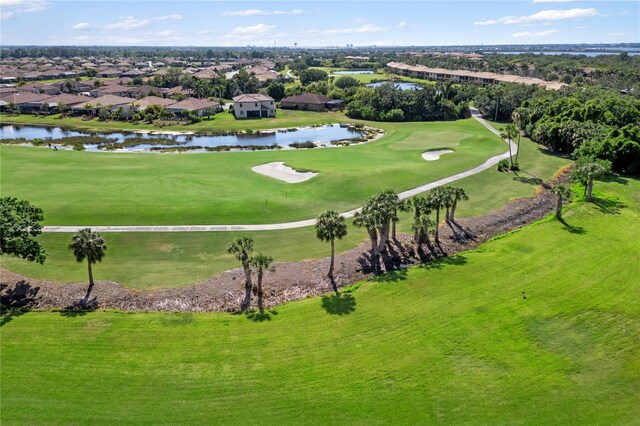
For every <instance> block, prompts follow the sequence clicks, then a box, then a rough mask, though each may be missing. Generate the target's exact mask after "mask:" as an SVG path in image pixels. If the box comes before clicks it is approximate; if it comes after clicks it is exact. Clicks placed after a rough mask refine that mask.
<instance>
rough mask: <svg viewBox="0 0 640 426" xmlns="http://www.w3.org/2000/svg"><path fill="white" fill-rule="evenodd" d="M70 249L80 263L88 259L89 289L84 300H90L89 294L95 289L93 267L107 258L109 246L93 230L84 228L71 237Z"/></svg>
mask: <svg viewBox="0 0 640 426" xmlns="http://www.w3.org/2000/svg"><path fill="white" fill-rule="evenodd" d="M69 249H70V250H73V255H74V256H75V258H76V260H77V261H78V262H82V261H84V260H85V259H87V267H88V271H89V288H88V289H87V294H86V295H85V296H84V300H87V299H89V294H91V290H92V289H93V286H94V282H93V270H92V266H93V265H94V264H95V263H96V262H101V261H102V259H103V258H104V256H105V250H106V249H107V245H106V244H105V240H104V238H102V236H101V235H100V234H98V233H97V232H93V231H91V228H83V229H81V230H80V231H79V232H78V233H77V234H76V235H74V236H73V237H71V243H70V244H69Z"/></svg>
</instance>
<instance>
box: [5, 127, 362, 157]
mask: <svg viewBox="0 0 640 426" xmlns="http://www.w3.org/2000/svg"><path fill="white" fill-rule="evenodd" d="M90 135H91V134H89V133H84V132H77V131H69V130H64V129H61V128H59V127H37V126H13V125H6V126H1V127H0V138H1V139H14V138H16V139H17V138H24V139H26V140H34V139H43V140H45V141H46V140H51V143H52V144H55V140H56V139H61V138H65V137H73V136H90ZM362 135H363V132H361V131H359V130H355V129H352V128H351V129H350V128H347V127H340V125H338V124H331V125H325V126H319V127H302V128H300V129H297V130H292V131H289V130H287V131H283V130H278V131H276V130H264V131H262V132H261V133H260V135H256V134H252V135H229V136H200V135H185V134H180V135H167V134H154V133H120V132H114V133H101V134H99V135H97V136H102V137H105V138H110V139H116V142H118V143H122V142H123V141H124V140H126V139H128V138H142V139H154V142H153V143H149V144H142V145H137V146H135V147H126V148H122V150H126V151H145V150H147V151H148V150H149V149H150V148H155V147H165V148H166V147H170V146H181V147H189V146H202V147H216V146H223V145H228V146H232V147H233V146H237V147H241V146H249V145H261V146H268V145H279V146H282V147H287V146H289V144H292V143H296V142H298V143H302V142H313V143H314V144H316V145H324V144H328V143H330V142H332V141H339V140H344V139H352V138H359V137H361V136H362ZM157 139H166V140H167V141H168V142H170V143H171V145H169V144H162V143H157ZM174 142H178V144H175V143H174ZM85 150H87V151H102V150H100V149H98V147H97V145H91V144H86V145H85Z"/></svg>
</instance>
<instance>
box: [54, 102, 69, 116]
mask: <svg viewBox="0 0 640 426" xmlns="http://www.w3.org/2000/svg"><path fill="white" fill-rule="evenodd" d="M56 111H57V112H58V114H60V116H61V117H64V116H65V115H67V113H68V112H69V111H71V107H70V106H69V105H67V104H64V103H62V102H60V103H59V104H58V105H57V106H56Z"/></svg>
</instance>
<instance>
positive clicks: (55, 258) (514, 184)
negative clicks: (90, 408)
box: [2, 138, 568, 289]
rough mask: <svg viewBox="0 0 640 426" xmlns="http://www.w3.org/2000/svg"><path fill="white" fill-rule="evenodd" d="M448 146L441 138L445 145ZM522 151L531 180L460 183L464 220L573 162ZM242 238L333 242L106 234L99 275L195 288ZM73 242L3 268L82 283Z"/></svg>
mask: <svg viewBox="0 0 640 426" xmlns="http://www.w3.org/2000/svg"><path fill="white" fill-rule="evenodd" d="M443 142H444V141H443V140H442V138H439V143H440V144H443ZM397 144H404V141H400V142H397ZM396 147H397V146H396V144H394V145H392V148H396ZM521 149H522V152H521V154H520V164H521V165H522V167H523V169H524V170H526V171H527V172H528V173H529V174H530V175H529V174H526V173H525V172H524V171H523V172H522V173H520V176H519V177H518V176H515V175H514V174H509V173H498V172H496V171H495V170H494V169H491V170H487V171H484V172H482V173H480V174H477V175H475V176H471V177H469V178H465V179H462V180H460V181H458V182H457V183H456V185H458V186H462V187H464V188H465V189H466V191H467V193H468V194H469V196H470V197H471V199H470V201H468V202H464V203H461V204H460V205H459V207H458V213H457V215H458V216H459V217H465V216H477V215H482V214H486V213H488V212H491V211H494V210H497V209H499V208H501V207H502V206H503V205H504V204H505V203H507V202H508V201H509V199H511V198H516V197H528V196H531V195H533V193H534V190H535V184H536V182H537V180H536V179H534V178H532V176H535V177H536V178H537V179H540V180H547V179H549V178H550V177H551V176H552V175H553V173H554V172H555V171H557V170H558V169H559V168H560V167H562V166H563V165H565V164H567V163H568V160H566V159H563V158H560V157H554V156H550V155H546V154H544V153H543V152H542V151H540V150H539V148H538V145H536V144H534V143H533V142H530V141H528V140H526V141H524V142H523V143H522V147H521ZM443 158H446V156H444V157H443ZM531 175H532V176H531ZM521 178H522V179H521ZM411 220H412V218H411V215H410V214H406V215H402V218H401V221H400V223H399V229H400V230H402V231H404V232H411ZM236 235H246V236H250V237H253V238H254V239H255V240H256V247H258V248H259V250H260V251H263V252H265V253H268V254H269V255H270V256H273V257H274V258H275V259H276V260H277V261H297V260H303V259H311V258H318V257H324V256H326V255H327V246H326V244H323V243H321V242H319V241H318V240H316V238H315V231H314V230H313V229H312V228H302V229H294V230H286V231H269V232H245V233H226V232H218V233H201V232H197V233H110V234H105V235H104V236H105V237H106V239H107V243H108V247H109V248H108V252H107V257H106V258H105V260H104V261H103V262H102V263H101V264H99V265H97V266H96V267H95V272H96V276H97V277H99V279H105V280H106V279H108V280H113V281H117V282H119V283H121V284H123V285H126V286H129V287H134V288H140V289H145V288H154V287H179V286H184V285H188V284H193V283H196V282H199V281H202V280H204V279H206V278H207V277H210V276H212V275H215V274H216V273H218V272H221V271H224V270H226V269H229V268H233V267H236V266H237V261H236V260H235V259H234V258H233V257H232V256H229V255H228V254H227V253H226V245H227V244H228V243H229V241H231V239H232V238H233V237H234V236H236ZM70 238H71V235H68V234H44V235H42V236H40V237H39V239H40V240H41V241H42V242H43V244H44V246H45V248H46V250H47V252H48V253H49V257H48V259H47V261H46V262H45V264H44V265H38V264H34V263H31V262H26V261H23V260H19V259H15V258H4V259H2V265H3V267H4V268H8V269H10V270H12V271H16V272H19V273H21V274H24V275H26V276H30V277H35V278H42V279H50V280H55V281H59V282H76V281H83V280H85V279H86V277H85V274H86V271H85V268H84V267H83V266H82V265H79V264H77V263H76V262H75V260H74V259H73V256H71V253H70V252H69V250H68V249H67V245H68V243H69V240H70ZM366 238H367V237H366V234H365V233H364V232H363V231H362V230H361V229H359V228H355V227H353V226H349V234H348V236H347V237H346V238H345V239H343V240H341V241H339V242H338V243H337V246H336V248H337V250H338V252H341V251H346V250H348V249H350V248H353V247H355V246H356V245H358V244H359V243H360V242H361V241H362V240H364V239H366Z"/></svg>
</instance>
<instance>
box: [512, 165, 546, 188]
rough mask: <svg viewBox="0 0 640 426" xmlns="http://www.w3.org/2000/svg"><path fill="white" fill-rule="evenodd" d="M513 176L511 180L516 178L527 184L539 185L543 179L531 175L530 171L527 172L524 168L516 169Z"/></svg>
mask: <svg viewBox="0 0 640 426" xmlns="http://www.w3.org/2000/svg"><path fill="white" fill-rule="evenodd" d="M518 173H522V174H525V175H528V176H520V175H519V174H518ZM514 174H515V176H514V177H513V180H517V181H519V182H522V183H526V184H528V185H540V184H541V183H542V182H543V180H542V179H540V178H539V177H537V176H534V175H532V174H531V173H529V172H527V171H526V170H522V169H521V170H518V171H515V172H514Z"/></svg>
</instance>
